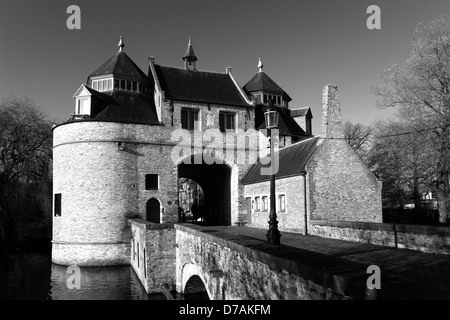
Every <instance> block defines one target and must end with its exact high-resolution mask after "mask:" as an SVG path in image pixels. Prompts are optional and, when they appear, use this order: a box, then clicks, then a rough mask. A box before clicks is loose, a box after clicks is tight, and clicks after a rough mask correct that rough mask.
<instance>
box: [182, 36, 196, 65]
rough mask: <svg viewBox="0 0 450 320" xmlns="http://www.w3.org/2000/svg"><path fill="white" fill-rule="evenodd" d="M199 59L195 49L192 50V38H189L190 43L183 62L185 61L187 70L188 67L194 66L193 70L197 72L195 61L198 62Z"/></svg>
mask: <svg viewBox="0 0 450 320" xmlns="http://www.w3.org/2000/svg"><path fill="white" fill-rule="evenodd" d="M197 60H198V59H197V57H196V56H195V53H194V48H192V44H191V37H189V43H188V46H187V49H186V54H185V55H184V57H183V61H184V67H185V69H186V70H188V69H189V68H188V66H192V65H193V69H194V70H195V61H197Z"/></svg>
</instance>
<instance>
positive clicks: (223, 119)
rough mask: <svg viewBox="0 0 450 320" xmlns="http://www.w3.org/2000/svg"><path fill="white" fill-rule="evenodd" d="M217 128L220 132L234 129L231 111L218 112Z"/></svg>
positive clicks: (233, 115)
mask: <svg viewBox="0 0 450 320" xmlns="http://www.w3.org/2000/svg"><path fill="white" fill-rule="evenodd" d="M219 129H220V131H221V132H226V131H227V130H234V129H235V114H234V113H231V112H220V113H219Z"/></svg>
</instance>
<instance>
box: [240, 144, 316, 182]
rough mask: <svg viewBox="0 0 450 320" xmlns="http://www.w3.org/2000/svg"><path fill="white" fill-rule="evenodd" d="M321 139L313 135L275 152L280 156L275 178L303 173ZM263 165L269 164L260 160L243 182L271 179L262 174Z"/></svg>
mask: <svg viewBox="0 0 450 320" xmlns="http://www.w3.org/2000/svg"><path fill="white" fill-rule="evenodd" d="M319 141H320V137H312V138H310V139H306V140H303V141H301V142H298V143H295V144H292V145H290V146H288V147H285V148H283V149H280V150H278V152H276V153H275V154H278V156H279V170H278V172H277V173H276V174H275V179H280V178H286V177H292V176H298V175H300V174H301V173H303V172H304V171H305V169H306V165H307V164H308V161H309V159H311V157H312V155H313V154H314V153H315V152H316V150H317V148H318V147H319ZM263 167H268V166H263V165H261V163H260V162H258V163H257V164H255V165H254V166H253V167H252V168H251V169H250V171H249V172H248V173H247V174H246V175H245V177H244V178H243V179H242V183H243V184H245V185H247V184H252V183H258V182H263V181H269V179H270V176H268V175H261V168H263Z"/></svg>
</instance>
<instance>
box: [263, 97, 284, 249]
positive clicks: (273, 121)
mask: <svg viewBox="0 0 450 320" xmlns="http://www.w3.org/2000/svg"><path fill="white" fill-rule="evenodd" d="M278 116H279V114H278V111H277V110H276V109H275V108H274V106H273V105H272V103H271V101H270V102H269V108H268V109H267V110H266V112H264V119H265V121H266V129H267V136H268V137H270V167H271V172H270V214H269V230H268V231H267V242H269V243H271V244H275V245H280V238H281V234H280V231H278V221H277V213H276V202H275V201H276V200H275V172H274V167H275V166H274V145H275V143H274V141H273V137H272V129H276V128H278Z"/></svg>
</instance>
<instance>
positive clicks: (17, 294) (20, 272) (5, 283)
mask: <svg viewBox="0 0 450 320" xmlns="http://www.w3.org/2000/svg"><path fill="white" fill-rule="evenodd" d="M80 270H81V278H80V279H81V280H80V288H79V289H76V288H74V289H69V287H68V285H67V282H68V280H69V283H73V282H71V281H70V279H69V277H70V276H71V273H67V267H65V266H60V265H56V264H53V263H52V262H51V248H50V246H44V247H37V248H36V247H35V248H23V247H21V248H18V247H7V248H1V247H0V300H165V299H166V298H165V296H164V295H163V294H153V295H147V293H146V292H145V290H144V287H143V286H142V285H141V283H140V282H139V280H138V278H137V277H136V275H135V274H134V271H133V270H132V269H131V267H129V266H124V267H96V268H93V267H92V268H88V267H82V268H81V269H80Z"/></svg>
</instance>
